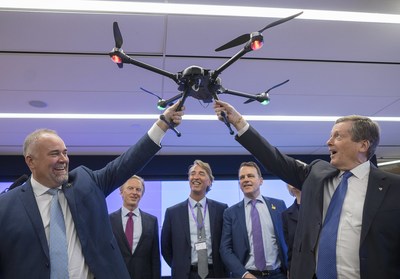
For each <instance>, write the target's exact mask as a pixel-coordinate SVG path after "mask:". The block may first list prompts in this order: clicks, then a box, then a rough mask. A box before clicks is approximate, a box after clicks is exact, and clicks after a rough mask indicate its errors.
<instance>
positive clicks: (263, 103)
mask: <svg viewBox="0 0 400 279" xmlns="http://www.w3.org/2000/svg"><path fill="white" fill-rule="evenodd" d="M261 104H262V105H263V106H266V105H268V104H269V100H265V101H262V102H261Z"/></svg>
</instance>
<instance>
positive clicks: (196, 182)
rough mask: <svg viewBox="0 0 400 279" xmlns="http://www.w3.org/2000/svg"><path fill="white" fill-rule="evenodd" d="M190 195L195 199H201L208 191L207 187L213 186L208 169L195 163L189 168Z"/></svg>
mask: <svg viewBox="0 0 400 279" xmlns="http://www.w3.org/2000/svg"><path fill="white" fill-rule="evenodd" d="M189 184H190V197H192V198H193V199H194V200H197V201H199V200H201V199H202V198H203V197H204V196H205V195H206V193H207V188H208V187H209V186H211V178H210V176H209V175H208V174H207V171H206V170H205V169H204V168H202V167H201V166H199V165H197V164H195V165H193V166H192V167H191V169H190V170H189Z"/></svg>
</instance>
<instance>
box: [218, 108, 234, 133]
mask: <svg viewBox="0 0 400 279" xmlns="http://www.w3.org/2000/svg"><path fill="white" fill-rule="evenodd" d="M221 116H222V118H223V119H222V120H223V121H224V123H225V125H226V127H228V129H229V134H231V135H233V134H234V132H233V130H232V127H231V124H230V123H229V122H228V118H227V117H226V113H225V111H221Z"/></svg>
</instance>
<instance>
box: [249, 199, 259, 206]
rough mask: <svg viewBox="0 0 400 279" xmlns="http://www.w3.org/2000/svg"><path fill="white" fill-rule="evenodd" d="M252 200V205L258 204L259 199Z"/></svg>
mask: <svg viewBox="0 0 400 279" xmlns="http://www.w3.org/2000/svg"><path fill="white" fill-rule="evenodd" d="M250 202H251V205H252V206H256V204H257V202H258V200H257V199H256V200H251V201H250Z"/></svg>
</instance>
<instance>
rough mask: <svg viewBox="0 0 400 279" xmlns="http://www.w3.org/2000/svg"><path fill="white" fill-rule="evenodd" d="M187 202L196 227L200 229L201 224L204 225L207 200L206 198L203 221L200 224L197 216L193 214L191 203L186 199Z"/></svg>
mask: <svg viewBox="0 0 400 279" xmlns="http://www.w3.org/2000/svg"><path fill="white" fill-rule="evenodd" d="M188 204H189V208H190V212H191V213H192V217H193V220H194V222H195V223H196V226H197V229H198V230H201V229H202V228H203V226H204V221H205V220H206V212H207V205H208V204H207V200H206V205H205V206H204V212H203V223H201V224H199V223H198V222H197V218H196V215H195V214H194V210H193V207H192V205H191V204H190V201H188Z"/></svg>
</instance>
